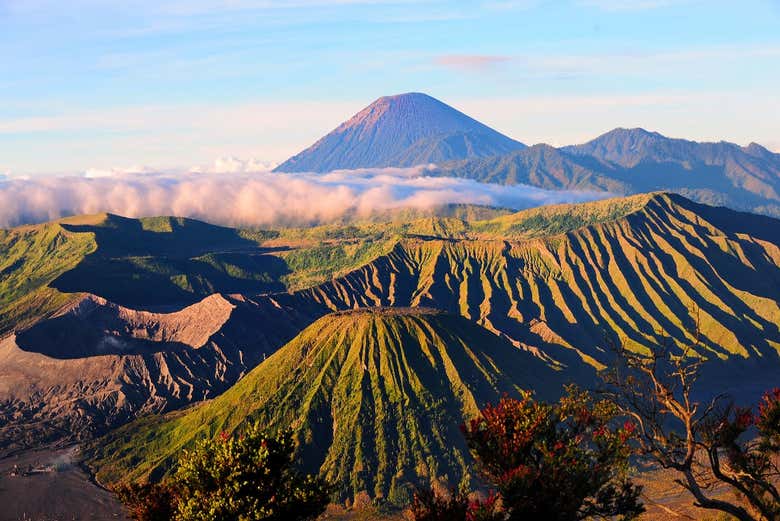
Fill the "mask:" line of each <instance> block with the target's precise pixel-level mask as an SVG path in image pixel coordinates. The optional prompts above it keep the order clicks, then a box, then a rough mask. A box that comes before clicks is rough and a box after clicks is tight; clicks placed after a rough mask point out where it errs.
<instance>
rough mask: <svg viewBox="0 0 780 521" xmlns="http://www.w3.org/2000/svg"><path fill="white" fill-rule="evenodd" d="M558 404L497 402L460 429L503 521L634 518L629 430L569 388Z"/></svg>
mask: <svg viewBox="0 0 780 521" xmlns="http://www.w3.org/2000/svg"><path fill="white" fill-rule="evenodd" d="M567 393H568V394H567V395H566V396H564V397H563V398H561V400H560V401H559V402H558V403H553V404H548V403H544V402H541V401H537V400H534V399H533V398H532V396H531V394H530V393H527V392H526V393H523V395H522V397H521V399H519V400H515V399H510V398H503V399H502V400H501V401H500V402H499V403H498V405H495V406H492V405H489V406H487V407H486V408H485V409H483V410H482V412H481V414H480V416H479V417H478V418H475V419H473V420H472V421H471V422H470V423H469V424H468V425H466V426H464V428H463V430H464V433H465V435H466V438H467V440H468V443H469V447H470V448H471V451H472V454H473V455H474V457H475V459H476V460H477V465H478V467H479V469H480V470H481V472H482V474H483V475H484V477H485V478H486V480H487V481H488V482H489V483H490V484H491V485H493V486H495V487H496V488H497V489H498V491H499V492H500V494H501V499H502V502H503V504H504V508H505V509H506V511H507V514H508V519H513V520H514V519H516V520H520V519H549V520H562V521H569V520H576V519H585V518H588V517H592V516H599V517H614V516H619V517H620V518H621V519H633V518H635V517H637V516H638V515H639V514H641V513H642V512H643V511H644V507H643V506H642V505H641V503H640V501H639V493H640V492H641V487H639V486H637V485H634V484H633V483H632V482H631V481H630V480H628V479H627V477H626V471H627V466H628V457H629V454H630V451H631V449H630V446H629V441H630V439H631V438H632V436H633V432H634V425H633V424H632V423H630V422H626V423H625V424H622V425H616V424H615V415H616V412H617V411H616V410H615V408H614V407H613V406H612V405H611V404H610V403H609V402H606V401H594V400H593V399H592V398H591V396H590V395H589V394H588V393H586V392H582V391H579V390H577V389H576V388H574V387H571V386H570V387H568V388H567Z"/></svg>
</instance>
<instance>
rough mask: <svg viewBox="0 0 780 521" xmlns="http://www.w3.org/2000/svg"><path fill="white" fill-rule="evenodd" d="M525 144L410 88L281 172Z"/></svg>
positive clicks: (481, 152) (431, 159) (432, 158)
mask: <svg viewBox="0 0 780 521" xmlns="http://www.w3.org/2000/svg"><path fill="white" fill-rule="evenodd" d="M524 146H525V145H523V144H522V143H519V142H517V141H515V140H513V139H510V138H508V137H506V136H504V135H503V134H500V133H498V132H496V131H495V130H493V129H491V128H489V127H487V126H486V125H483V124H482V123H480V122H478V121H476V120H474V119H472V118H470V117H468V116H467V115H465V114H463V113H462V112H459V111H457V110H455V109H454V108H452V107H450V106H449V105H446V104H444V103H442V102H441V101H439V100H437V99H434V98H432V97H430V96H427V95H425V94H420V93H407V94H399V95H397V96H386V97H382V98H379V99H378V100H376V101H374V102H373V103H372V104H371V105H369V106H368V107H366V108H365V109H363V110H361V111H360V112H358V113H357V114H356V115H355V116H353V117H352V118H350V119H349V120H347V121H345V122H344V123H342V124H341V125H339V126H338V127H337V128H336V129H335V130H333V131H332V132H330V133H329V134H327V135H326V136H325V137H323V138H322V139H320V140H319V141H317V142H316V143H315V144H313V145H312V146H311V147H309V148H307V149H306V150H304V151H302V152H300V153H299V154H296V155H295V156H293V157H291V158H290V159H288V160H287V161H285V162H284V163H282V164H281V165H279V166H278V167H277V168H276V171H278V172H327V171H330V170H339V169H355V168H376V167H388V166H393V167H407V166H415V165H424V164H428V163H439V162H442V161H447V160H451V159H465V158H470V157H485V156H492V155H497V154H503V153H507V152H510V151H512V150H517V149H520V148H523V147H524Z"/></svg>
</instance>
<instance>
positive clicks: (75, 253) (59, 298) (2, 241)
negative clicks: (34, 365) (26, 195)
mask: <svg viewBox="0 0 780 521" xmlns="http://www.w3.org/2000/svg"><path fill="white" fill-rule="evenodd" d="M95 248H96V243H95V238H94V236H93V235H90V234H78V233H73V232H70V231H68V230H67V229H65V228H64V227H63V226H62V225H61V224H59V223H56V222H55V223H47V224H42V225H38V226H24V227H20V228H16V229H13V230H0V334H2V333H3V332H5V331H7V330H9V329H11V328H12V327H18V326H22V325H24V324H25V323H27V322H28V321H29V320H30V318H31V317H34V316H43V315H46V314H48V313H51V312H52V311H54V310H56V309H57V308H59V307H60V306H62V305H63V304H65V303H66V302H67V301H68V300H69V298H70V297H68V296H67V295H63V294H61V293H60V292H58V291H56V290H54V289H51V288H48V287H47V286H48V285H49V284H50V283H51V282H52V281H54V280H55V279H56V278H57V277H59V276H60V275H62V274H63V273H65V272H66V271H68V270H70V269H72V268H74V267H75V266H76V265H77V264H78V263H79V262H82V261H83V259H84V258H85V257H86V256H87V255H89V254H90V253H92V252H93V251H94V250H95Z"/></svg>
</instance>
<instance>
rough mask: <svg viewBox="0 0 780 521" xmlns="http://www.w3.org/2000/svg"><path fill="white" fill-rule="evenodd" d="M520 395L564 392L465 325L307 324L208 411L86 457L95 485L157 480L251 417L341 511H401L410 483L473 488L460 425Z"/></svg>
mask: <svg viewBox="0 0 780 521" xmlns="http://www.w3.org/2000/svg"><path fill="white" fill-rule="evenodd" d="M520 389H534V390H535V391H536V393H537V395H538V396H540V397H547V398H548V399H549V398H552V397H554V396H557V395H558V394H560V392H561V382H560V378H559V377H558V376H556V374H555V371H554V370H552V369H550V368H549V367H547V366H546V365H545V364H544V363H543V362H542V361H541V360H539V359H538V358H535V357H534V356H532V355H530V354H528V353H523V352H520V351H518V350H517V349H515V348H514V347H513V346H512V345H511V344H510V343H509V342H507V341H506V340H504V339H502V338H500V337H499V336H496V335H494V334H492V333H490V332H488V331H486V330H485V329H483V328H481V327H479V326H478V325H476V324H475V323H473V322H470V321H468V320H466V319H464V318H462V317H459V316H453V315H446V314H442V313H439V312H436V311H433V310H425V309H402V308H399V309H367V310H359V311H347V312H341V313H335V314H331V315H327V316H325V317H323V318H321V319H320V320H318V321H316V322H315V323H313V324H312V325H311V326H309V327H308V328H306V329H305V330H304V331H302V332H301V333H300V334H299V335H298V336H297V337H295V338H294V339H293V340H292V341H291V342H289V343H288V344H287V345H285V346H284V347H282V348H281V349H280V350H279V351H278V352H277V353H276V354H274V355H273V356H272V357H270V358H269V359H268V360H267V361H266V362H264V363H262V364H261V365H260V366H259V367H257V368H256V369H255V370H254V371H252V372H251V373H249V374H248V375H247V376H246V377H244V378H243V379H242V380H241V381H240V382H239V383H238V384H236V385H235V386H234V387H233V388H232V389H230V390H229V391H227V392H226V393H224V394H223V395H221V396H220V397H218V398H216V399H215V400H212V401H210V402H208V403H205V404H203V405H201V406H199V407H197V408H194V409H191V410H190V411H188V412H187V413H186V414H174V415H173V416H172V417H170V418H161V417H155V418H151V419H144V420H141V421H140V422H139V423H137V424H132V425H130V426H128V427H127V428H124V429H120V430H118V431H117V432H116V433H114V434H111V435H109V437H108V438H105V439H102V440H100V442H99V443H97V444H95V445H94V447H93V449H92V452H91V454H90V455H91V457H92V458H93V459H94V464H95V465H96V466H97V467H98V468H99V472H98V476H97V477H98V479H100V480H101V481H102V482H115V481H118V480H128V479H146V478H147V477H149V476H151V477H152V478H154V479H157V478H159V477H160V476H161V475H163V474H164V473H166V472H169V471H170V470H171V467H172V463H173V462H174V461H175V459H176V457H177V455H178V453H179V451H180V450H181V449H182V448H183V447H188V446H191V445H192V443H193V442H194V441H195V440H197V439H199V438H201V437H203V436H211V435H212V434H213V433H214V432H220V431H227V432H232V431H233V430H235V429H236V428H238V427H240V426H241V425H242V423H243V422H245V421H247V419H249V418H251V419H253V420H259V421H261V422H262V423H263V424H264V425H267V426H269V427H270V428H272V429H285V428H293V429H294V431H295V434H296V438H297V441H298V447H297V451H298V454H297V456H298V459H299V460H300V461H302V462H303V464H304V465H305V466H306V468H305V470H307V471H309V472H314V473H319V474H321V475H323V476H325V477H326V478H327V479H328V480H329V481H331V482H333V483H335V484H336V487H337V488H336V493H335V494H336V497H337V500H338V501H344V500H346V499H350V500H352V499H353V498H354V497H355V496H356V495H358V494H360V493H361V492H363V493H367V494H368V495H369V496H370V497H374V498H382V499H384V500H388V501H389V502H390V503H394V504H396V505H401V506H403V505H406V504H408V502H409V501H410V499H411V498H410V490H411V489H412V488H411V487H412V486H413V485H415V484H420V483H424V484H431V483H436V482H439V481H440V480H442V481H444V482H445V483H447V484H449V485H450V486H457V485H458V484H460V483H462V482H467V483H468V482H472V483H470V484H472V485H473V480H474V479H475V478H476V476H475V473H474V472H473V469H471V465H470V463H471V461H472V460H471V456H470V455H469V451H468V447H467V446H466V442H465V439H464V438H463V436H462V434H461V433H460V431H459V425H460V424H462V423H464V422H466V421H468V420H469V419H470V418H472V417H474V415H476V414H477V412H478V410H479V408H481V407H483V406H484V405H485V404H486V403H489V402H493V403H495V402H496V401H497V400H498V399H499V398H500V397H501V396H502V395H503V394H504V393H506V394H509V395H511V396H517V394H518V390H520ZM140 440H144V442H140ZM140 447H143V449H142V450H141V451H139V448H140ZM128 471H129V472H128Z"/></svg>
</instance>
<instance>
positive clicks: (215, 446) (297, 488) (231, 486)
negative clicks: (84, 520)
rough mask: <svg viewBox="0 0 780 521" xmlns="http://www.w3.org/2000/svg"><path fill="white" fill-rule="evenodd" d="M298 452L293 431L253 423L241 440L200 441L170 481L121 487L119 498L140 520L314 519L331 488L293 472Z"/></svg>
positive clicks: (224, 436)
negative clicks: (272, 433) (270, 430)
mask: <svg viewBox="0 0 780 521" xmlns="http://www.w3.org/2000/svg"><path fill="white" fill-rule="evenodd" d="M294 449H295V445H294V442H293V438H292V434H291V433H290V432H284V433H282V434H281V435H279V436H278V437H272V436H268V435H267V434H266V433H265V432H264V431H263V430H262V429H261V427H260V425H259V424H258V423H253V424H251V425H250V426H249V427H248V428H247V429H246V430H245V431H244V432H243V433H242V434H241V435H233V436H231V435H229V434H227V433H222V434H221V435H220V436H218V437H217V438H216V439H211V438H210V439H205V440H201V441H200V443H198V445H197V446H196V448H195V449H193V450H190V451H185V452H184V453H183V454H182V455H181V457H180V458H179V464H178V468H177V471H176V473H175V474H174V475H173V476H172V477H171V478H170V479H169V480H167V481H164V482H162V483H158V484H150V483H146V484H129V485H120V486H118V487H116V488H115V493H116V494H117V496H118V497H119V499H120V500H121V501H122V502H123V503H124V504H125V505H126V507H127V509H128V512H129V514H130V516H131V517H132V518H133V519H136V520H137V521H158V520H159V521H162V520H169V519H176V520H178V521H195V520H198V521H206V520H208V521H254V520H269V521H270V520H287V519H291V520H295V519H297V520H305V519H314V518H316V517H317V516H319V515H320V514H321V513H322V512H324V511H325V507H326V506H327V504H328V501H329V496H330V490H331V489H330V487H329V486H328V485H327V484H326V483H325V482H324V481H322V480H321V479H319V478H316V477H313V476H307V475H302V474H299V473H298V472H297V471H296V470H295V469H294V468H293V452H294Z"/></svg>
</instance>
